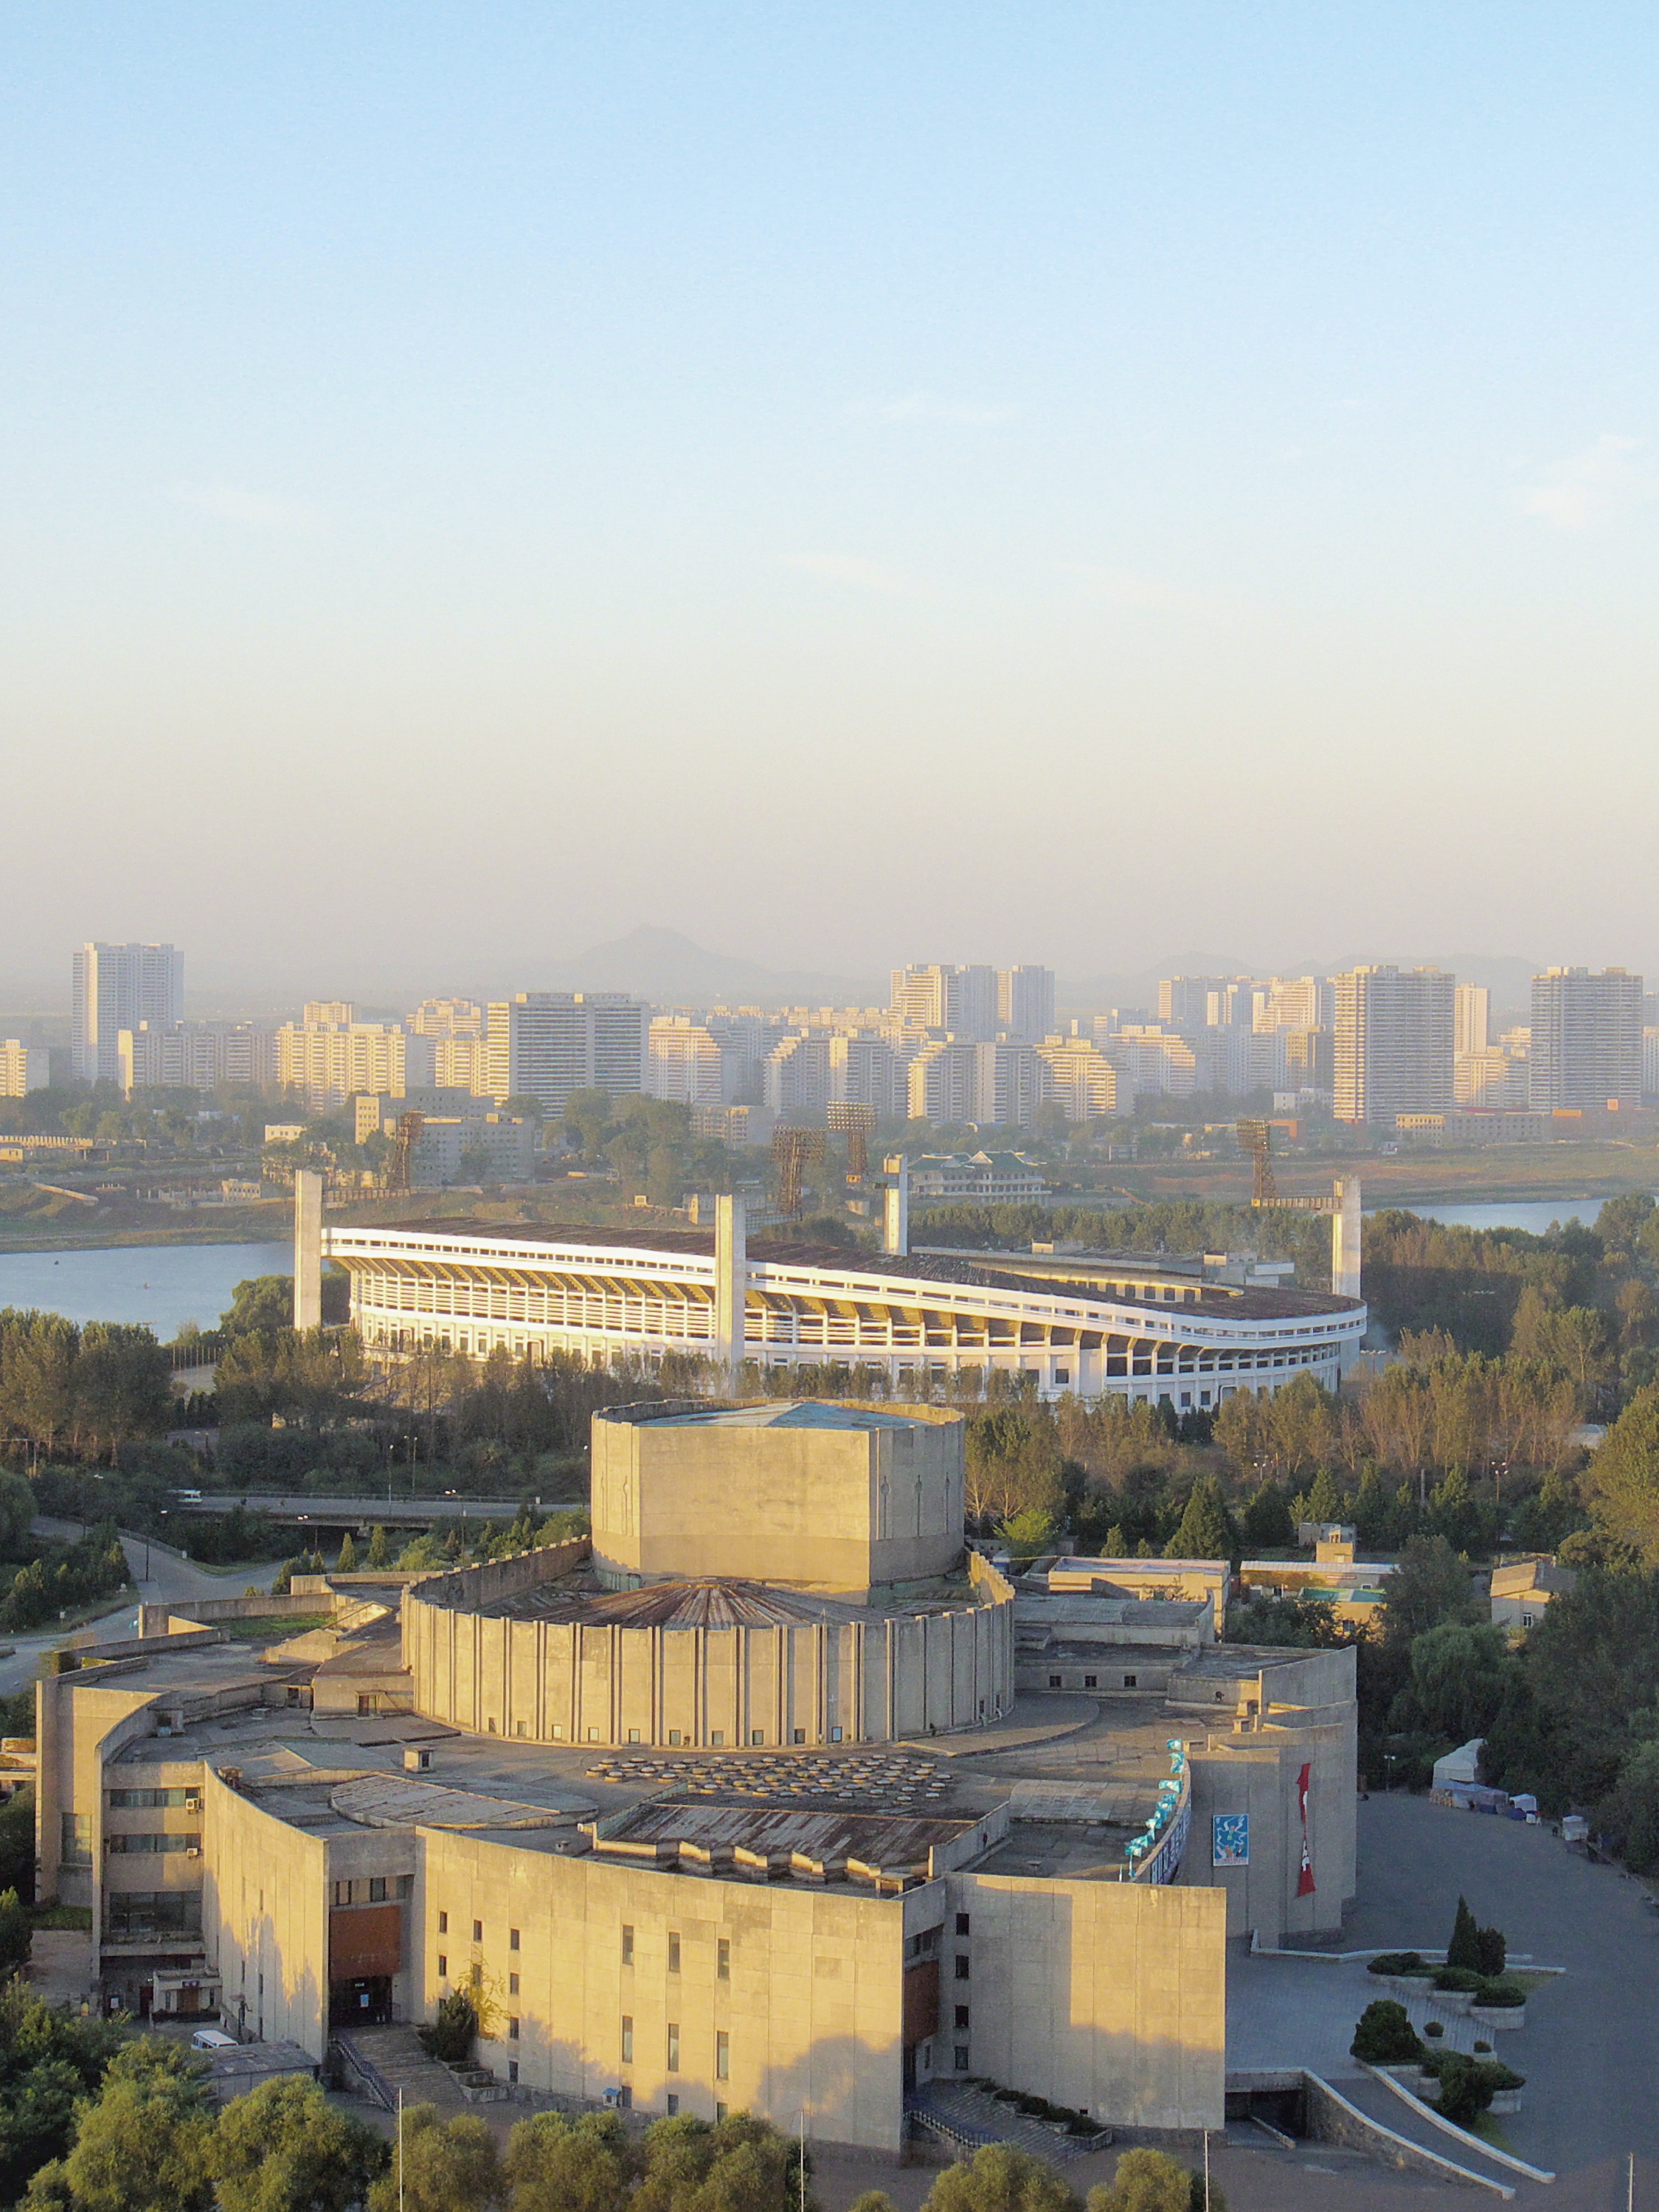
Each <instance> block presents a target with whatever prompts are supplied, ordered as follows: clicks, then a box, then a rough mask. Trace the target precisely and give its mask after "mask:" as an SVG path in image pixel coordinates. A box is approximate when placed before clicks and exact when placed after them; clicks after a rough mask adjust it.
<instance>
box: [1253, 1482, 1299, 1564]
mask: <svg viewBox="0 0 1659 2212" xmlns="http://www.w3.org/2000/svg"><path fill="white" fill-rule="evenodd" d="M1244 1541H1245V1542H1246V1543H1247V1544H1248V1545H1249V1547H1250V1549H1251V1550H1252V1551H1253V1552H1255V1553H1261V1552H1284V1551H1288V1550H1289V1549H1290V1547H1291V1545H1292V1544H1294V1543H1295V1541H1296V1528H1295V1526H1294V1524H1293V1523H1292V1522H1291V1509H1290V1505H1289V1504H1288V1503H1287V1501H1286V1499H1285V1492H1283V1490H1281V1489H1280V1487H1279V1485H1278V1483H1276V1482H1266V1481H1264V1482H1263V1483H1262V1484H1261V1486H1260V1487H1259V1488H1258V1489H1257V1490H1256V1492H1255V1494H1254V1495H1253V1496H1252V1497H1251V1498H1250V1500H1249V1503H1248V1504H1247V1505H1246V1506H1245V1508H1244Z"/></svg>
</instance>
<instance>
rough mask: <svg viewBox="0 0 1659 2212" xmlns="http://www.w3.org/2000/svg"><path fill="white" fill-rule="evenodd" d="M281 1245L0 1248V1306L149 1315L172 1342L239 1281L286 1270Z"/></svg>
mask: <svg viewBox="0 0 1659 2212" xmlns="http://www.w3.org/2000/svg"><path fill="white" fill-rule="evenodd" d="M292 1273H294V1247H293V1245H292V1244H291V1243H285V1244H116V1245H110V1246H107V1247H106V1248H105V1249H102V1250H100V1251H91V1252H0V1307H3V1306H19V1307H22V1308H24V1309H26V1310H27V1308H30V1307H35V1308H38V1309H39V1310H40V1311H41V1312H43V1313H60V1314H63V1315H65V1316H67V1317H68V1319H69V1320H70V1321H74V1322H85V1321H125V1322H148V1323H149V1327H150V1328H153V1329H154V1330H155V1334H156V1335H157V1336H159V1337H160V1338H161V1340H162V1341H163V1342H164V1343H170V1342H171V1341H172V1340H173V1338H174V1337H175V1336H177V1334H179V1329H180V1328H182V1327H183V1326H184V1324H185V1322H187V1321H193V1322H197V1324H198V1325H199V1326H200V1327H201V1328H213V1327H215V1325H216V1323H217V1322H218V1319H219V1316H220V1315H221V1314H222V1313H223V1312H224V1311H225V1310H226V1309H227V1308H228V1305H229V1304H230V1300H231V1293H232V1292H233V1291H234V1289H235V1287H236V1285H237V1284H238V1283H242V1282H246V1280H247V1279H248V1278H249V1277H250V1276H251V1275H291V1274H292Z"/></svg>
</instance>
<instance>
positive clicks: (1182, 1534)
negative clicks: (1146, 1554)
mask: <svg viewBox="0 0 1659 2212" xmlns="http://www.w3.org/2000/svg"><path fill="white" fill-rule="evenodd" d="M1237 1553H1238V1532H1237V1529H1236V1528H1234V1527H1233V1522H1232V1516H1231V1514H1230V1513H1229V1512H1228V1510H1227V1502H1226V1500H1225V1498H1223V1496H1222V1494H1221V1485H1220V1484H1219V1483H1218V1481H1217V1480H1216V1479H1215V1477H1214V1476H1213V1475H1212V1474H1201V1475H1200V1477H1199V1479H1198V1480H1197V1481H1196V1482H1195V1483H1194V1485H1193V1487H1192V1492H1191V1495H1190V1496H1189V1497H1188V1500H1187V1508H1186V1510H1185V1512H1183V1513H1182V1516H1181V1521H1180V1525H1179V1526H1178V1527H1177V1528H1176V1532H1175V1534H1174V1535H1173V1536H1171V1537H1170V1541H1169V1542H1168V1543H1167V1544H1166V1545H1165V1546H1164V1557H1165V1559H1234V1558H1236V1557H1237Z"/></svg>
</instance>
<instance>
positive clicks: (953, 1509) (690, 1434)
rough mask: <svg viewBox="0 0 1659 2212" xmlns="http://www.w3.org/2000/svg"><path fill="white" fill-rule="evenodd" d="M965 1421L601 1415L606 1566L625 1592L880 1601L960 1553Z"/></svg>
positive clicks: (931, 1412)
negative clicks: (722, 1581) (668, 1587)
mask: <svg viewBox="0 0 1659 2212" xmlns="http://www.w3.org/2000/svg"><path fill="white" fill-rule="evenodd" d="M963 1433H964V1431H963V1419H962V1416H961V1415H960V1413H953V1412H951V1411H948V1410H947V1409H945V1407H927V1406H922V1407H905V1408H903V1409H902V1410H899V1409H896V1408H894V1407H866V1406H855V1407H824V1406H819V1405H808V1406H801V1405H797V1404H794V1403H792V1402H790V1401H784V1402H782V1403H780V1404H777V1405H769V1406H762V1407H744V1408H741V1409H738V1410H736V1411H733V1412H730V1413H710V1412H702V1411H698V1412H695V1413H669V1414H667V1415H665V1418H662V1419H633V1418H630V1417H629V1416H628V1415H627V1414H617V1413H613V1414H605V1413H601V1414H599V1415H598V1416H597V1417H596V1418H595V1419H594V1422H593V1426H592V1493H591V1495H592V1515H593V1557H594V1562H595V1565H596V1566H597V1567H598V1569H599V1577H600V1579H601V1580H602V1581H604V1582H607V1583H610V1584H611V1587H613V1588H616V1589H627V1588H629V1587H632V1586H636V1585H637V1584H638V1583H640V1582H641V1581H644V1582H652V1581H657V1580H659V1579H662V1578H664V1577H671V1576H673V1577H678V1576H688V1575H690V1576H698V1575H735V1576H741V1577H745V1578H748V1579H750V1580H757V1581H764V1582H769V1583H789V1584H791V1585H793V1586H799V1587H801V1588H805V1589H822V1590H831V1591H848V1592H857V1593H859V1594H860V1595H863V1594H865V1593H866V1592H867V1591H868V1590H869V1589H871V1588H872V1585H874V1584H876V1583H898V1582H912V1581H917V1580H921V1579H923V1578H925V1577H930V1576H933V1575H941V1574H946V1573H948V1572H949V1571H951V1568H952V1567H954V1566H955V1565H957V1562H958V1561H959V1560H960V1559H961V1557H962V1527H963Z"/></svg>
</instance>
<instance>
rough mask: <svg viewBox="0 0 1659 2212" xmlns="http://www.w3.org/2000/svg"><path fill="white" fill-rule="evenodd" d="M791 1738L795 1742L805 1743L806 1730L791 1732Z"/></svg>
mask: <svg viewBox="0 0 1659 2212" xmlns="http://www.w3.org/2000/svg"><path fill="white" fill-rule="evenodd" d="M790 1738H791V1741H793V1742H795V1743H805V1741H806V1730H805V1729H791V1731H790Z"/></svg>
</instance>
